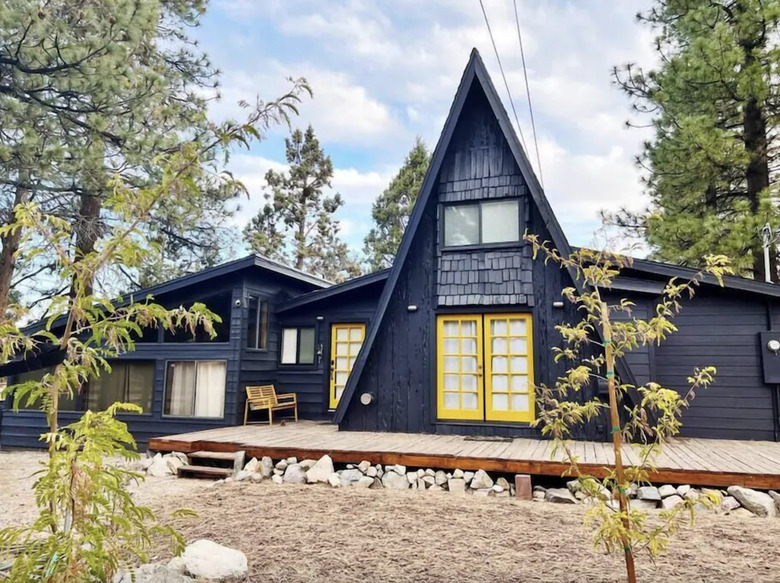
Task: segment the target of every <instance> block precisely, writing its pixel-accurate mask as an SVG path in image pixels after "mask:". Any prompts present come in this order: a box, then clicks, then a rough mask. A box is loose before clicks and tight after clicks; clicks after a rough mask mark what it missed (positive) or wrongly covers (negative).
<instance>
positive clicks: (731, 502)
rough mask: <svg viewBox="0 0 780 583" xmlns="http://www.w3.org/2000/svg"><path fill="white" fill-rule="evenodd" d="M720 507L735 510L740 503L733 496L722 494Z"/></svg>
mask: <svg viewBox="0 0 780 583" xmlns="http://www.w3.org/2000/svg"><path fill="white" fill-rule="evenodd" d="M720 507H721V509H722V510H726V511H729V510H736V509H737V508H739V507H740V503H739V500H737V499H736V498H734V496H724V497H723V500H721V501H720Z"/></svg>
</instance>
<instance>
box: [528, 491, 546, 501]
mask: <svg viewBox="0 0 780 583" xmlns="http://www.w3.org/2000/svg"><path fill="white" fill-rule="evenodd" d="M545 492H547V490H546V489H545V490H544V491H542V490H534V491H533V493H532V494H531V499H532V500H544V495H545Z"/></svg>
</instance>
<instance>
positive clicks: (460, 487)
mask: <svg viewBox="0 0 780 583" xmlns="http://www.w3.org/2000/svg"><path fill="white" fill-rule="evenodd" d="M456 472H457V470H456V471H455V472H453V473H452V476H453V477H452V479H451V480H447V489H448V490H449V491H450V492H452V493H453V494H465V493H466V480H464V479H463V478H456V477H455V473H456ZM461 473H462V472H461Z"/></svg>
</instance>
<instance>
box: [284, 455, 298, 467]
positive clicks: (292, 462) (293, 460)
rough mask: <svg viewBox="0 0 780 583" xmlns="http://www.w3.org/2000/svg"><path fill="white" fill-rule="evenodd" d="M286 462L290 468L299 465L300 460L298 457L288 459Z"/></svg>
mask: <svg viewBox="0 0 780 583" xmlns="http://www.w3.org/2000/svg"><path fill="white" fill-rule="evenodd" d="M285 461H286V462H287V465H288V466H289V465H290V464H297V463H298V458H297V457H288V458H287V459H286V460H285Z"/></svg>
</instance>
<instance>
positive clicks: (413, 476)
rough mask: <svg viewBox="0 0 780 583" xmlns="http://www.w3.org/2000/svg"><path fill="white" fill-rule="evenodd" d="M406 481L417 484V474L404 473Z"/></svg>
mask: <svg viewBox="0 0 780 583" xmlns="http://www.w3.org/2000/svg"><path fill="white" fill-rule="evenodd" d="M406 479H407V480H408V481H409V483H410V484H414V483H415V482H417V472H406Z"/></svg>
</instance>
